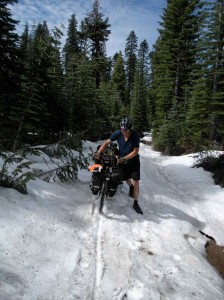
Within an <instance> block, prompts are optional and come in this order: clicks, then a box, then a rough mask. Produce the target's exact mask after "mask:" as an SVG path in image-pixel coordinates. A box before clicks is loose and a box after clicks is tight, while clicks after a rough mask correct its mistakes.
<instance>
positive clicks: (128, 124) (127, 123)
mask: <svg viewBox="0 0 224 300" xmlns="http://www.w3.org/2000/svg"><path fill="white" fill-rule="evenodd" d="M131 127H132V123H131V120H130V119H129V118H127V117H125V118H123V119H122V120H121V122H120V128H121V129H131Z"/></svg>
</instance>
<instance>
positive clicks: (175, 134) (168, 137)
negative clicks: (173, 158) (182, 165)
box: [153, 120, 183, 155]
mask: <svg viewBox="0 0 224 300" xmlns="http://www.w3.org/2000/svg"><path fill="white" fill-rule="evenodd" d="M180 138H181V132H180V126H179V124H178V123H176V122H174V121H171V120H164V123H163V125H162V126H160V129H159V132H158V133H157V136H156V138H155V141H154V143H153V145H154V148H155V150H158V151H162V152H164V153H165V154H167V155H180V154H182V152H183V149H182V148H181V145H180V144H179V143H178V141H179V140H180Z"/></svg>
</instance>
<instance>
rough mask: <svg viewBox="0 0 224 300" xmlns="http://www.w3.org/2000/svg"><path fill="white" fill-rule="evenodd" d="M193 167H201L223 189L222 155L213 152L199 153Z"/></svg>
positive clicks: (223, 170)
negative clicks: (210, 173) (211, 174)
mask: <svg viewBox="0 0 224 300" xmlns="http://www.w3.org/2000/svg"><path fill="white" fill-rule="evenodd" d="M194 167H197V168H200V167H202V168H203V169H204V170H206V171H209V172H212V173H213V178H214V181H215V183H216V184H219V185H220V186H221V187H224V154H220V153H214V152H213V151H208V152H201V153H199V158H198V159H197V161H196V162H195V164H194Z"/></svg>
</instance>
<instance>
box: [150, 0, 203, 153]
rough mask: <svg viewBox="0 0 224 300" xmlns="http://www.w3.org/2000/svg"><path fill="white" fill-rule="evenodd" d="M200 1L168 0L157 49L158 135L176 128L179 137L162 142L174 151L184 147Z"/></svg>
mask: <svg viewBox="0 0 224 300" xmlns="http://www.w3.org/2000/svg"><path fill="white" fill-rule="evenodd" d="M198 4H199V1H198V0H171V1H168V5H167V8H166V9H165V10H164V15H163V17H162V19H163V21H162V22H161V26H162V29H160V36H159V38H158V40H157V43H156V45H155V49H154V53H153V70H154V74H153V83H152V88H153V94H154V96H155V97H156V122H155V130H154V138H155V139H159V135H161V136H164V135H163V134H162V132H161V130H164V128H167V127H168V128H172V133H171V134H170V136H174V137H175V140H174V139H173V138H172V143H171V144H172V146H170V144H169V145H167V141H166V142H164V144H163V143H161V142H160V150H165V149H166V150H167V151H168V152H170V153H172V152H173V153H174V152H175V153H177V152H180V151H181V147H180V146H179V145H180V144H181V138H182V129H183V127H184V124H185V117H186V111H187V108H188V98H189V94H190V90H191V82H190V81H191V73H192V69H193V68H194V66H195V51H196V41H197V37H198V14H197V9H198ZM164 124H166V125H164ZM167 124H169V125H168V126H167ZM173 129H175V130H174V131H173ZM160 141H161V139H160ZM161 145H163V146H161Z"/></svg>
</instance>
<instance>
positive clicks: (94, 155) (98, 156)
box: [93, 152, 100, 160]
mask: <svg viewBox="0 0 224 300" xmlns="http://www.w3.org/2000/svg"><path fill="white" fill-rule="evenodd" d="M93 159H98V160H99V159H100V153H98V152H95V153H94V154H93Z"/></svg>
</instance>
